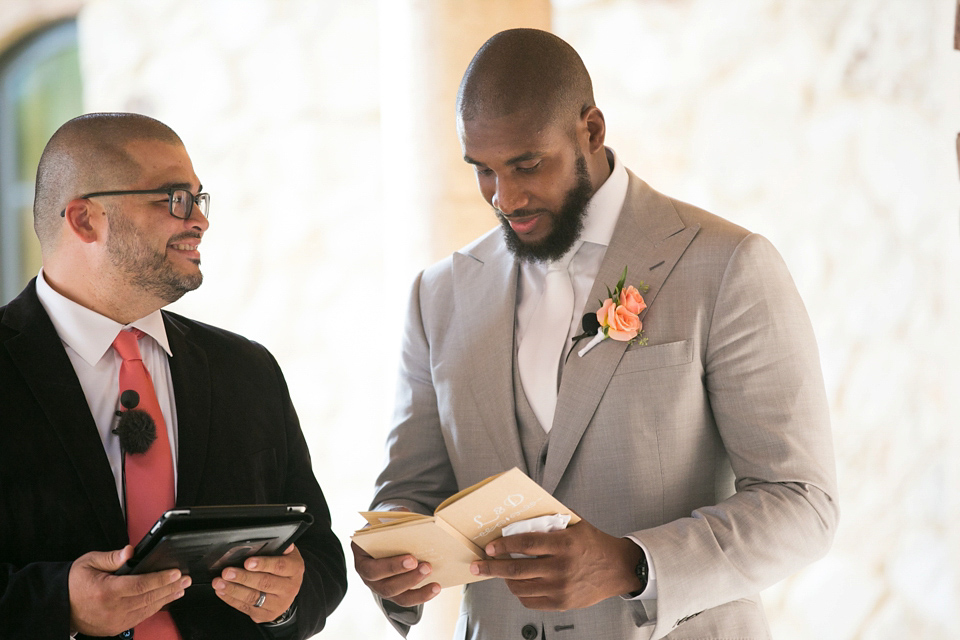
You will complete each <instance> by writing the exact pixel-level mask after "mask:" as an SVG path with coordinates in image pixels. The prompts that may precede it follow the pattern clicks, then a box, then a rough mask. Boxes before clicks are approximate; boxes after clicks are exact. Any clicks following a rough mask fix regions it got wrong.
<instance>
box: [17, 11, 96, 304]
mask: <svg viewBox="0 0 960 640" xmlns="http://www.w3.org/2000/svg"><path fill="white" fill-rule="evenodd" d="M81 90H82V88H81V83H80V64H79V57H78V52H77V25H76V21H75V20H69V21H65V22H58V23H56V24H53V25H51V26H48V27H46V28H44V29H41V30H40V31H37V32H34V33H32V34H30V35H29V36H27V37H26V38H24V39H23V40H21V41H20V42H18V43H17V44H15V45H14V46H13V47H12V48H11V49H9V50H8V51H6V52H3V54H2V55H0V304H6V303H7V302H8V301H10V300H11V299H12V298H14V297H15V296H16V295H17V294H18V293H19V292H20V290H21V289H22V288H23V286H24V285H25V284H26V283H27V281H28V280H30V278H32V277H33V276H35V275H36V274H37V271H38V270H39V269H40V244H39V242H38V241H37V237H36V235H35V234H34V232H33V191H34V180H35V179H36V171H37V163H38V162H39V161H40V154H41V152H42V151H43V147H44V145H45V144H46V143H47V140H49V139H50V136H51V135H53V132H54V131H56V130H57V128H59V126H60V125H61V124H63V123H64V122H66V121H67V120H69V119H70V118H73V117H75V116H78V115H80V114H81V113H83V112H82V107H83V101H82V94H81Z"/></svg>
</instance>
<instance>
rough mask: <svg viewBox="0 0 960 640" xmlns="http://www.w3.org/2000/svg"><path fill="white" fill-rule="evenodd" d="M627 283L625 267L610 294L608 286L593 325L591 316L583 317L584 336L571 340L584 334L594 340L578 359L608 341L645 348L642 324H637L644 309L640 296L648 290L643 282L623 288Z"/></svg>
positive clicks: (644, 304) (580, 353)
mask: <svg viewBox="0 0 960 640" xmlns="http://www.w3.org/2000/svg"><path fill="white" fill-rule="evenodd" d="M626 281H627V268H626V267H624V268H623V274H622V275H621V276H620V281H619V282H617V286H616V287H614V289H613V291H611V290H610V287H607V299H606V300H603V301H602V302H601V303H600V308H599V309H598V310H597V314H596V323H594V322H593V319H592V318H591V317H590V315H591V314H587V315H586V316H584V322H583V327H584V333H582V334H581V335H579V336H577V337H576V338H574V340H577V339H578V338H582V337H584V336H587V335H593V336H594V338H593V340H591V341H590V342H589V344H587V346H586V347H584V348H583V349H581V350H580V352H579V355H580V356H581V357H582V356H583V355H584V354H585V353H586V352H587V351H589V350H590V349H592V348H593V347H594V346H596V345H597V344H598V343H600V342H601V341H603V340H606V339H607V338H613V339H614V340H617V341H619V342H628V343H630V344H641V345H644V344H646V343H647V339H646V337H644V335H643V323H642V322H640V314H641V313H642V312H643V310H644V309H646V308H647V303H646V302H645V301H644V299H643V294H644V293H646V292H647V290H649V289H650V287H649V286H647V285H646V284H644V283H643V281H641V282H640V283H639V287H635V286H633V285H628V286H625V285H626Z"/></svg>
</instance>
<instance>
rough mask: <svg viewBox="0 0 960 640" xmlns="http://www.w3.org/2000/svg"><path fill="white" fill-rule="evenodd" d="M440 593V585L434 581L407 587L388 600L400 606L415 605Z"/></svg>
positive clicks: (427, 600)
mask: <svg viewBox="0 0 960 640" xmlns="http://www.w3.org/2000/svg"><path fill="white" fill-rule="evenodd" d="M439 593H440V585H439V584H437V583H436V582H431V583H430V584H427V585H424V586H422V587H420V588H418V589H407V590H406V591H404V592H402V593H399V594H397V595H395V596H393V597H392V598H388V600H390V601H392V602H395V603H397V604H398V605H400V606H401V607H415V606H417V605H419V604H423V603H424V602H429V601H431V600H433V599H434V598H436V597H437V595H438V594H439Z"/></svg>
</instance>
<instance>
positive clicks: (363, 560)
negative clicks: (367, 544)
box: [354, 547, 429, 582]
mask: <svg viewBox="0 0 960 640" xmlns="http://www.w3.org/2000/svg"><path fill="white" fill-rule="evenodd" d="M358 548H359V547H358ZM419 564H420V563H418V562H417V559H416V558H414V557H413V556H411V555H403V556H392V557H390V558H380V559H376V558H373V557H371V556H369V555H367V554H366V553H363V555H362V556H356V555H355V556H354V567H355V568H356V570H357V573H358V574H360V577H361V578H363V579H364V581H371V582H376V581H379V580H385V579H387V578H392V577H394V576H398V575H401V574H405V573H408V572H409V571H411V570H413V569H416V568H418V566H419ZM427 566H429V565H427ZM424 575H426V574H424ZM422 577H423V576H421V578H422Z"/></svg>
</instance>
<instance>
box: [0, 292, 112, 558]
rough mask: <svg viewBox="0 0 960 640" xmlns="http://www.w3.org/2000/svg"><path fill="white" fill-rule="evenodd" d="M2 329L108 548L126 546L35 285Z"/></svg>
mask: <svg viewBox="0 0 960 640" xmlns="http://www.w3.org/2000/svg"><path fill="white" fill-rule="evenodd" d="M4 324H6V325H7V326H9V327H11V328H12V329H14V330H16V331H19V332H20V335H18V336H16V337H13V338H10V339H9V340H7V341H6V343H5V346H6V348H7V350H8V353H9V354H10V358H11V360H12V361H13V363H14V365H15V366H16V367H17V368H18V369H19V371H20V374H21V375H22V376H23V379H24V380H25V381H26V383H27V386H29V387H30V390H31V391H32V392H33V395H34V397H35V398H36V401H37V403H38V404H39V405H40V407H41V408H42V410H43V412H44V413H45V415H46V417H47V420H48V421H49V423H50V426H51V428H52V429H53V430H54V432H56V434H57V436H58V438H59V439H60V442H61V444H62V445H63V448H64V450H65V451H66V453H67V456H68V457H69V458H70V461H71V463H72V464H73V467H74V468H75V470H76V472H77V477H78V478H79V479H80V484H81V486H82V487H83V490H84V492H85V493H86V494H87V498H88V499H89V500H90V504H91V505H92V507H93V511H94V514H95V516H96V519H97V521H98V522H99V523H100V526H101V528H102V529H103V533H104V535H105V536H106V538H107V540H108V541H109V544H110V546H111V548H119V547H121V546H123V545H124V544H126V541H127V533H126V532H127V527H126V523H125V520H124V517H123V511H122V509H121V508H120V499H119V497H118V496H117V485H116V481H115V480H114V477H113V473H112V472H111V470H110V463H109V461H108V460H107V454H106V452H105V451H104V450H103V443H102V442H101V441H100V434H99V432H98V431H97V425H96V423H95V422H94V420H93V416H92V415H91V414H90V408H89V405H88V404H87V399H86V396H84V394H83V388H82V387H81V386H80V381H79V379H78V378H77V374H76V372H75V371H74V369H73V364H71V362H70V358H69V357H67V352H66V351H65V350H64V347H63V343H62V342H61V341H60V337H59V336H58V335H57V331H56V329H54V327H53V323H52V322H51V321H50V318H49V316H47V313H46V311H45V310H44V309H43V306H42V305H41V304H40V300H39V299H38V298H37V292H36V282H35V281H32V282H31V283H30V284H29V285H27V288H26V289H25V290H24V292H23V293H21V294H20V296H18V297H17V298H16V299H15V300H13V301H12V302H11V303H10V304H9V305H8V306H7V311H6V314H5V315H4Z"/></svg>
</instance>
